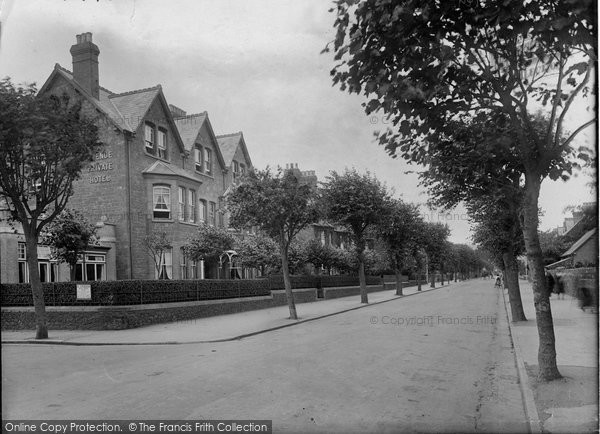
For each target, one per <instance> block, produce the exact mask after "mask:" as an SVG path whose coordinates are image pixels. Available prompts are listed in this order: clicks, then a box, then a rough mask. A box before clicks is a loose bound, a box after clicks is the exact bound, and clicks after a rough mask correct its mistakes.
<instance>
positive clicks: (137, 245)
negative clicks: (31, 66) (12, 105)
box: [0, 33, 252, 283]
mask: <svg viewBox="0 0 600 434" xmlns="http://www.w3.org/2000/svg"><path fill="white" fill-rule="evenodd" d="M70 52H71V54H72V58H73V72H71V71H69V70H67V69H65V68H63V67H61V66H60V65H58V64H56V65H55V67H54V70H53V71H52V73H51V74H50V76H49V77H48V79H47V80H46V82H45V83H44V85H43V86H42V88H41V89H40V94H65V93H66V94H67V95H69V96H70V97H73V98H77V99H80V100H82V101H83V110H84V111H85V113H86V114H87V115H88V116H90V117H93V118H95V119H97V125H98V127H99V138H100V141H101V142H102V143H103V144H104V149H103V150H102V151H100V152H98V153H96V155H95V156H94V161H93V162H92V163H91V164H90V165H89V166H88V167H87V168H86V169H85V170H84V171H83V173H82V176H81V179H80V180H78V181H77V182H76V183H75V185H74V195H73V196H72V197H71V199H70V200H69V203H68V205H67V206H68V207H70V208H74V209H77V210H80V211H81V212H83V213H84V214H85V216H86V217H87V218H88V220H90V221H92V222H99V225H101V226H103V227H106V228H110V229H111V230H112V233H113V235H109V236H107V239H109V238H110V239H112V240H113V241H111V242H108V243H107V242H105V243H104V245H103V246H102V247H103V249H104V250H105V253H104V255H105V257H108V258H114V261H113V264H114V265H112V267H113V268H114V269H112V270H106V271H105V272H104V274H103V275H102V276H101V277H100V278H101V279H111V278H112V279H115V278H116V279H153V278H156V277H157V271H156V266H155V264H154V260H153V259H152V257H150V256H149V254H148V252H147V250H146V248H145V247H144V245H143V241H142V240H143V239H144V237H145V236H147V235H149V234H151V233H152V232H153V231H165V232H166V233H167V234H168V236H169V237H170V239H171V240H172V245H173V248H172V250H171V251H170V252H168V254H167V255H166V258H165V260H164V264H162V269H164V270H165V271H166V273H167V275H168V277H169V278H173V279H181V278H202V277H212V278H216V277H219V270H218V269H216V268H215V267H214V266H211V267H209V266H208V265H207V264H203V263H192V262H190V261H188V260H186V258H185V257H184V256H183V252H182V246H183V244H184V243H185V241H186V239H187V238H188V237H189V236H191V235H192V234H194V233H195V232H196V229H197V227H198V225H199V224H202V223H207V224H210V225H213V226H219V227H227V224H228V222H227V215H226V212H225V210H224V208H223V202H224V201H223V197H224V194H225V193H226V192H227V190H228V188H229V187H230V186H231V185H232V183H234V182H235V181H236V180H237V177H238V176H240V174H241V173H243V172H244V171H245V170H248V169H250V168H251V167H252V162H251V160H250V156H249V154H248V150H247V147H246V144H245V141H244V138H243V134H242V133H235V134H230V135H223V136H216V135H215V133H214V131H213V127H212V125H211V123H210V120H209V118H208V114H207V113H206V112H204V113H200V114H191V115H188V114H187V113H186V112H185V111H184V110H182V109H180V108H178V107H176V106H174V105H169V104H168V103H167V101H166V99H165V96H164V94H163V92H162V88H161V86H160V85H157V86H155V87H151V88H146V89H140V90H134V91H130V92H124V93H114V92H111V91H109V90H107V89H105V88H103V87H101V86H100V80H99V76H98V57H99V54H100V50H99V48H98V47H97V46H96V45H95V44H94V43H93V42H92V35H91V33H84V34H82V35H77V43H76V44H75V45H73V46H72V47H71V50H70ZM111 237H112V238H111ZM9 238H10V237H8V236H7V235H6V234H2V233H0V253H2V256H1V259H0V261H1V265H2V268H1V269H0V282H5V283H6V282H17V281H19V280H20V278H19V275H18V273H15V272H14V269H16V268H17V265H18V264H17V262H18V255H19V252H18V245H14V244H15V242H14V240H12V238H10V239H9ZM13 238H14V237H13ZM11 240H12V241H11ZM110 267H111V265H108V266H107V268H110ZM11 269H12V270H13V271H10V270H11ZM90 270H91V268H90ZM83 273H84V276H82V277H83V280H95V279H96V278H97V277H98V276H95V275H92V276H87V275H85V271H84V272H83ZM59 274H60V275H59V276H50V275H49V277H48V280H68V273H59ZM63 274H64V275H63Z"/></svg>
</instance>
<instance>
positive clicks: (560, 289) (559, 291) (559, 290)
mask: <svg viewBox="0 0 600 434" xmlns="http://www.w3.org/2000/svg"><path fill="white" fill-rule="evenodd" d="M554 292H555V293H556V296H557V297H558V299H559V300H560V299H561V298H562V299H563V300H564V299H565V284H564V282H563V280H562V278H561V277H560V276H556V283H555V284H554ZM561 295H562V297H561Z"/></svg>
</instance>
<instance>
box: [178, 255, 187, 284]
mask: <svg viewBox="0 0 600 434" xmlns="http://www.w3.org/2000/svg"><path fill="white" fill-rule="evenodd" d="M179 273H180V275H179V277H180V278H181V279H182V280H187V279H188V269H187V258H186V257H185V251H184V250H183V247H180V248H179Z"/></svg>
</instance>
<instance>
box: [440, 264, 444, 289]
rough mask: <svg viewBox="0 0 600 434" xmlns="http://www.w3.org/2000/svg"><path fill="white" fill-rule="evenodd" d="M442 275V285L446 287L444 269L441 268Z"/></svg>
mask: <svg viewBox="0 0 600 434" xmlns="http://www.w3.org/2000/svg"><path fill="white" fill-rule="evenodd" d="M440 275H441V276H442V281H441V282H440V285H442V286H444V267H443V266H442V267H441V272H440Z"/></svg>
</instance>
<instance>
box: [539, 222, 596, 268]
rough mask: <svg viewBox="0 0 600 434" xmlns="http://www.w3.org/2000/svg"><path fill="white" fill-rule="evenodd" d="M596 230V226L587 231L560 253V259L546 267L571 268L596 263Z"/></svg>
mask: <svg viewBox="0 0 600 434" xmlns="http://www.w3.org/2000/svg"><path fill="white" fill-rule="evenodd" d="M597 232H598V230H597V228H594V229H591V230H589V231H587V232H586V233H585V234H583V235H582V236H581V237H580V238H579V239H578V240H577V241H575V242H574V243H573V245H572V246H571V247H570V248H569V249H568V250H567V251H566V252H565V253H563V254H562V255H561V260H560V261H557V262H554V263H552V264H549V265H547V266H546V269H548V270H552V269H557V268H573V267H578V266H585V265H596V264H598V235H597Z"/></svg>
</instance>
